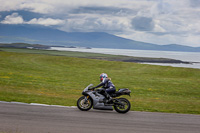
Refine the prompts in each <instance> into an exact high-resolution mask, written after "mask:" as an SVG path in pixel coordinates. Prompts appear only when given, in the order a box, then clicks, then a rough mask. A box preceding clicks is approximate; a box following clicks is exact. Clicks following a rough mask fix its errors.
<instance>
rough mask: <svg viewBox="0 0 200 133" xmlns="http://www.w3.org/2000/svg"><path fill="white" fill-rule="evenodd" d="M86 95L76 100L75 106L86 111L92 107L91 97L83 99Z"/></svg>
mask: <svg viewBox="0 0 200 133" xmlns="http://www.w3.org/2000/svg"><path fill="white" fill-rule="evenodd" d="M85 97H86V96H82V97H80V98H79V99H78V101H77V106H78V108H79V109H80V110H82V111H88V110H90V109H91V108H92V105H93V104H92V99H91V98H90V97H89V98H88V100H87V101H86V100H85Z"/></svg>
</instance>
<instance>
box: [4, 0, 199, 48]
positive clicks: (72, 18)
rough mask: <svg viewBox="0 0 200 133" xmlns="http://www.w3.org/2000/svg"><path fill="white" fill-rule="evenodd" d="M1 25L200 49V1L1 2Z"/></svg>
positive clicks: (44, 0) (51, 0) (11, 0)
mask: <svg viewBox="0 0 200 133" xmlns="http://www.w3.org/2000/svg"><path fill="white" fill-rule="evenodd" d="M0 23H1V24H5V26H6V25H7V24H15V25H18V24H26V25H29V24H35V25H43V26H48V27H52V28H56V29H59V30H62V31H66V32H107V33H110V34H114V35H117V36H120V37H124V38H128V39H132V40H136V41H142V42H148V43H154V44H160V45H164V44H181V45H186V46H193V47H200V0H0Z"/></svg>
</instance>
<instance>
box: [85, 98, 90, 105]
mask: <svg viewBox="0 0 200 133" xmlns="http://www.w3.org/2000/svg"><path fill="white" fill-rule="evenodd" d="M89 97H90V96H85V102H84V104H87V103H88V99H89Z"/></svg>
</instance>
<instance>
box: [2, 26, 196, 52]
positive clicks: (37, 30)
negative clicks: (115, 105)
mask: <svg viewBox="0 0 200 133" xmlns="http://www.w3.org/2000/svg"><path fill="white" fill-rule="evenodd" d="M15 42H22V43H31V44H45V45H54V46H55V45H58V46H80V47H92V48H116V49H137V50H159V51H186V52H200V47H188V46H182V45H177V44H170V45H156V44H151V43H144V42H139V41H134V40H130V39H125V38H122V37H118V36H115V35H111V34H108V33H105V32H64V31H61V30H57V29H52V28H50V27H44V26H36V25H8V24H7V25H6V24H0V43H15Z"/></svg>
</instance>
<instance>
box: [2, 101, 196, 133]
mask: <svg viewBox="0 0 200 133" xmlns="http://www.w3.org/2000/svg"><path fill="white" fill-rule="evenodd" d="M0 133H200V115H188V114H170V113H150V112H135V111H130V112H128V113H126V114H119V113H117V112H115V111H101V110H99V111H97V110H93V109H92V110H90V111H87V112H83V111H80V110H78V109H77V108H68V107H54V106H36V105H28V104H27V105H24V104H16V103H4V102H0Z"/></svg>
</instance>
